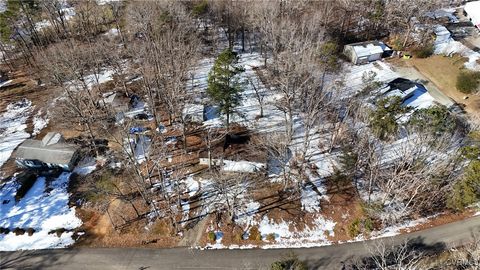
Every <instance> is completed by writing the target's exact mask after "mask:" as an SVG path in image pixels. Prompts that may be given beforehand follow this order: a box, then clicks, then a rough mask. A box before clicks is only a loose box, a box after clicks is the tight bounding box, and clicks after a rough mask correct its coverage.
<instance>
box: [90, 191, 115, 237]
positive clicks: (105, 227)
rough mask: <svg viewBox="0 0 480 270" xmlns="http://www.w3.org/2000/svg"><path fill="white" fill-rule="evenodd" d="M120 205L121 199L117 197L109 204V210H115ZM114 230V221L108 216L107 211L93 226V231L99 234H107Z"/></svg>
mask: <svg viewBox="0 0 480 270" xmlns="http://www.w3.org/2000/svg"><path fill="white" fill-rule="evenodd" d="M119 206H120V200H119V199H115V200H113V201H112V202H111V203H110V205H109V206H108V211H110V213H111V212H114V211H116V210H117V209H118V207H119ZM110 230H113V228H112V223H111V222H110V218H109V217H108V214H107V212H105V213H104V214H103V215H102V216H101V217H100V218H99V219H98V222H97V224H95V227H93V228H92V233H93V234H95V235H97V236H105V235H107V233H108V232H109V231H110Z"/></svg>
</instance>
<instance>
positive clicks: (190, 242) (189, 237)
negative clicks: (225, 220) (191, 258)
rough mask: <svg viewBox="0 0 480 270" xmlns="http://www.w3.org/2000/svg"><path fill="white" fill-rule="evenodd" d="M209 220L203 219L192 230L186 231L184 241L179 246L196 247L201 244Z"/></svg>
mask: <svg viewBox="0 0 480 270" xmlns="http://www.w3.org/2000/svg"><path fill="white" fill-rule="evenodd" d="M207 221H208V219H207V218H202V219H201V220H200V221H199V222H198V223H197V224H196V225H195V227H193V228H191V229H190V230H188V231H186V232H185V234H184V235H183V238H182V240H181V241H180V243H179V244H178V245H179V246H181V247H195V246H198V245H199V244H200V240H201V239H202V236H203V232H204V231H205V227H206V226H207V223H208V222H207Z"/></svg>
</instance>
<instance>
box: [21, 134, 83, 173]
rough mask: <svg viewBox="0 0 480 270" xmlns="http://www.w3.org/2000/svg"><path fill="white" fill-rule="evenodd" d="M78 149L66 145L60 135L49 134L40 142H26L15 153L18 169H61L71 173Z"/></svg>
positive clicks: (30, 140)
mask: <svg viewBox="0 0 480 270" xmlns="http://www.w3.org/2000/svg"><path fill="white" fill-rule="evenodd" d="M78 150H79V148H78V147H76V146H73V145H70V144H67V143H66V142H65V140H64V138H63V136H62V135H61V134H60V133H55V132H49V133H48V134H47V135H45V137H43V139H42V140H32V139H29V140H26V141H24V142H23V143H22V144H21V145H20V146H19V147H18V148H17V151H16V153H15V161H16V163H17V165H18V166H19V167H22V168H29V169H53V168H61V169H63V170H65V171H71V170H72V169H73V166H74V165H75V162H76V161H77V158H78Z"/></svg>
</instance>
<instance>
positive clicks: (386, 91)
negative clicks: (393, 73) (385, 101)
mask: <svg viewBox="0 0 480 270" xmlns="http://www.w3.org/2000/svg"><path fill="white" fill-rule="evenodd" d="M418 87H419V86H418V84H417V83H415V82H413V81H411V80H408V79H404V78H397V79H395V80H393V81H391V82H389V83H388V84H387V85H386V86H385V87H384V88H382V89H381V90H380V93H381V94H382V95H384V96H387V97H392V96H398V97H400V98H402V99H407V98H409V97H410V96H411V95H412V94H413V93H414V92H415V91H416V90H417V89H418Z"/></svg>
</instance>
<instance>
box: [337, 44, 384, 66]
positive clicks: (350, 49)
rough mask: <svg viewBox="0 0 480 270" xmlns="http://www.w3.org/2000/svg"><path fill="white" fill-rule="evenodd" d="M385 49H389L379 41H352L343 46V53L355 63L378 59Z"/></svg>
mask: <svg viewBox="0 0 480 270" xmlns="http://www.w3.org/2000/svg"><path fill="white" fill-rule="evenodd" d="M386 51H391V49H390V48H389V47H387V45H385V44H384V43H383V42H380V41H365V42H358V43H352V44H347V45H345V47H344V48H343V53H344V54H345V55H346V56H347V57H348V59H350V61H352V63H354V64H357V65H359V64H366V63H369V62H372V61H376V60H380V59H382V56H383V53H384V52H386Z"/></svg>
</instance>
